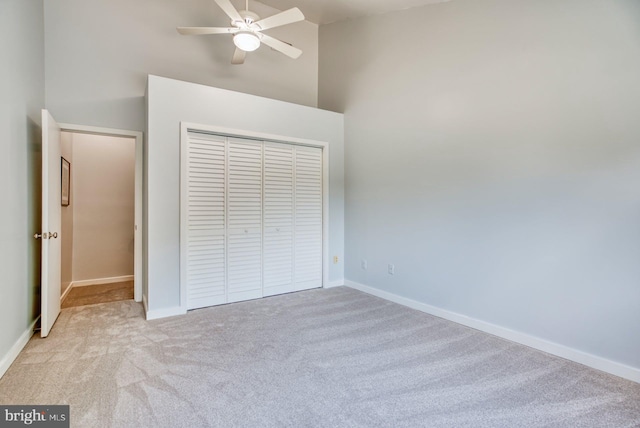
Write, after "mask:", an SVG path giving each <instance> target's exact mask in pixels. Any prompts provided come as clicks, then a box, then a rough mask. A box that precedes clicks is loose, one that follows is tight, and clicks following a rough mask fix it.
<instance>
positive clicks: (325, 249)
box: [180, 122, 331, 313]
mask: <svg viewBox="0 0 640 428" xmlns="http://www.w3.org/2000/svg"><path fill="white" fill-rule="evenodd" d="M190 131H194V132H204V133H211V134H216V135H221V136H225V137H237V138H247V139H254V140H261V141H269V142H276V143H284V144H294V145H298V146H310V147H319V148H321V149H322V162H323V164H322V287H323V288H327V287H330V286H331V284H329V169H330V165H329V143H327V142H324V141H316V140H309V139H304V138H295V137H289V136H283V135H274V134H268V133H265V132H256V131H245V130H240V129H233V128H227V127H221V126H211V125H202V124H196V123H191V122H180V171H181V172H180V174H181V179H180V212H181V213H182V212H185V209H186V207H187V203H188V197H187V180H183V179H182V171H185V170H186V167H187V156H186V147H187V141H188V138H189V132H190ZM186 237H187V230H186V222H183V221H182V220H181V221H180V309H181V311H183V313H186V311H187V278H186V269H184V261H185V260H186V257H187V254H186V250H187V242H186Z"/></svg>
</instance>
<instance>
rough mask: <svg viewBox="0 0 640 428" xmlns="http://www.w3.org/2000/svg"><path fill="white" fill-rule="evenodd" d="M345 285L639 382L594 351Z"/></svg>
mask: <svg viewBox="0 0 640 428" xmlns="http://www.w3.org/2000/svg"><path fill="white" fill-rule="evenodd" d="M345 285H346V286H348V287H351V288H354V289H356V290H360V291H362V292H364V293H367V294H371V295H374V296H376V297H380V298H382V299H385V300H389V301H391V302H394V303H398V304H400V305H404V306H407V307H409V308H412V309H416V310H418V311H421V312H426V313H428V314H430V315H434V316H436V317H440V318H444V319H446V320H449V321H453V322H455V323H458V324H462V325H465V326H467V327H471V328H473V329H476V330H480V331H483V332H485V333H489V334H492V335H494V336H498V337H501V338H503V339H507V340H510V341H512V342H516V343H520V344H522V345H525V346H529V347H530V348H534V349H538V350H540V351H543V352H547V353H549V354H553V355H556V356H558V357H561V358H565V359H567V360H571V361H575V362H576V363H580V364H583V365H585V366H588V367H591V368H594V369H597V370H601V371H603V372H607V373H610V374H613V375H616V376H620V377H622V378H625V379H629V380H632V381H634V382H639V383H640V369H639V368H635V367H631V366H627V365H625V364H621V363H618V362H615V361H611V360H608V359H606V358H602V357H598V356H596V355H592V354H588V353H586V352H582V351H579V350H577V349H574V348H569V347H567V346H564V345H560V344H557V343H554V342H549V341H547V340H544V339H540V338H538V337H535V336H530V335H528V334H525V333H521V332H518V331H514V330H510V329H508V328H505V327H501V326H499V325H495V324H491V323H488V322H485V321H481V320H478V319H475V318H470V317H468V316H466V315H461V314H458V313H455V312H451V311H448V310H445V309H441V308H438V307H435V306H431V305H427V304H426V303H421V302H418V301H416V300H412V299H409V298H406V297H402V296H398V295H397V294H393V293H389V292H388V291H383V290H379V289H377V288H373V287H369V286H368V285H364V284H360V283H358V282H354V281H349V280H345Z"/></svg>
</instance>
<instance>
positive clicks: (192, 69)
mask: <svg viewBox="0 0 640 428" xmlns="http://www.w3.org/2000/svg"><path fill="white" fill-rule="evenodd" d="M238 6H239V5H238ZM251 9H252V10H253V9H255V10H256V11H257V12H258V13H259V14H260V15H261V16H265V17H266V16H269V15H271V14H274V13H276V12H277V11H276V10H275V9H272V8H270V7H268V6H264V5H261V4H259V3H255V2H253V1H252V2H251ZM45 22H46V26H45V35H46V102H47V108H48V109H49V110H50V111H51V113H52V115H53V116H54V117H55V118H56V120H58V121H60V122H65V123H74V124H81V125H93V126H102V127H110V128H119V129H131V130H137V131H143V130H144V120H145V109H144V91H145V88H146V81H147V75H148V74H155V75H160V76H166V77H171V78H175V79H180V80H186V81H190V82H196V83H201V84H205V85H210V86H216V87H220V88H226V89H231V90H235V91H240V92H245V93H250V94H255V95H261V96H265V97H269V98H274V99H278V100H285V101H290V102H295V103H298V104H304V105H309V106H315V105H316V104H317V90H318V86H317V82H318V80H317V76H318V43H317V42H318V26H317V25H315V24H312V23H310V22H306V21H304V22H299V23H295V24H292V25H288V26H286V27H282V28H277V29H273V30H269V34H270V35H272V36H274V37H278V38H281V39H283V40H285V41H288V42H291V43H293V44H294V45H295V46H297V47H300V48H301V49H302V50H303V51H304V53H303V55H302V56H301V57H300V58H299V59H297V60H292V59H290V58H288V57H286V56H284V55H282V54H280V53H278V52H275V51H273V50H271V49H270V48H268V47H265V46H263V47H261V48H260V49H258V51H256V52H253V53H251V54H249V55H248V57H247V60H246V63H245V64H244V65H240V66H233V65H231V64H230V61H231V55H232V54H233V50H234V48H233V42H232V40H231V38H230V36H227V35H220V36H181V35H179V34H178V33H177V32H176V27H177V26H228V24H229V22H228V18H226V15H224V14H223V12H222V11H221V10H220V8H218V7H217V6H216V5H215V3H214V2H213V1H211V0H182V1H176V0H136V1H131V0H91V1H87V0H56V1H48V2H45Z"/></svg>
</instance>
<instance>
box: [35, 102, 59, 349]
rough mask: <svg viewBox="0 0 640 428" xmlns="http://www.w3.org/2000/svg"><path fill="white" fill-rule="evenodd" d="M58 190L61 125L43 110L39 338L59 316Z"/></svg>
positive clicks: (46, 333) (46, 332)
mask: <svg viewBox="0 0 640 428" xmlns="http://www.w3.org/2000/svg"><path fill="white" fill-rule="evenodd" d="M61 188H62V187H61V156H60V126H59V125H58V124H57V123H56V121H55V120H54V119H53V117H51V115H50V114H49V112H48V111H47V110H42V233H41V235H40V236H39V237H41V238H42V274H41V275H42V278H41V296H42V303H41V317H40V323H41V330H40V334H41V336H42V337H47V336H48V335H49V332H50V331H51V328H52V327H53V323H55V322H56V319H57V318H58V315H59V314H60V275H61V272H60V271H61V253H62V251H61V242H62V239H61V237H60V230H61V227H60V225H61V217H62V208H61V207H60V205H61V201H60V194H61Z"/></svg>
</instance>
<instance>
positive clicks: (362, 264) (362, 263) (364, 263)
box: [360, 259, 367, 270]
mask: <svg viewBox="0 0 640 428" xmlns="http://www.w3.org/2000/svg"><path fill="white" fill-rule="evenodd" d="M360 267H362V269H363V270H367V261H366V260H365V259H362V262H361V263H360Z"/></svg>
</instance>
